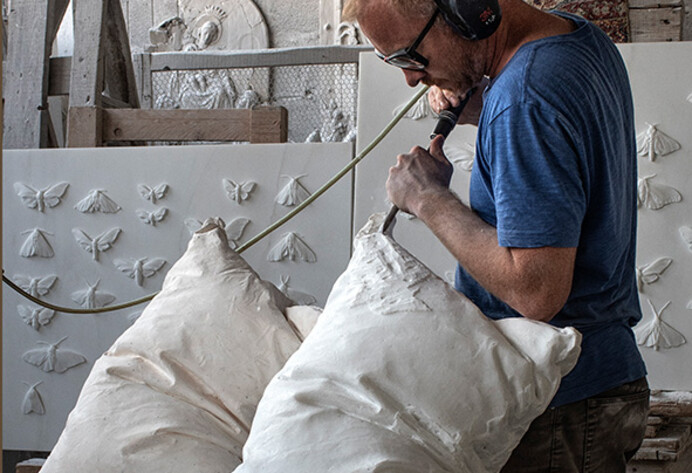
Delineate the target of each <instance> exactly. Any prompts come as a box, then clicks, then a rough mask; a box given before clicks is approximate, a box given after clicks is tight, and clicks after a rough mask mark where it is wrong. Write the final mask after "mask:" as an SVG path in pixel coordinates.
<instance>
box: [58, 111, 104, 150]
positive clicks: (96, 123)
mask: <svg viewBox="0 0 692 473" xmlns="http://www.w3.org/2000/svg"><path fill="white" fill-rule="evenodd" d="M102 143H103V109H102V108H101V107H93V106H88V107H70V108H69V109H68V111H67V147H68V148H93V147H96V146H101V144H102Z"/></svg>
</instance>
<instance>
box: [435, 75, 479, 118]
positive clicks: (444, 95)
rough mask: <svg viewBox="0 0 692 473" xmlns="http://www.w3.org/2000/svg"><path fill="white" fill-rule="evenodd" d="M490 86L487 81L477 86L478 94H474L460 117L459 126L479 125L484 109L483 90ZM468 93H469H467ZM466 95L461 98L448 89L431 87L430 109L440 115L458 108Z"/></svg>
mask: <svg viewBox="0 0 692 473" xmlns="http://www.w3.org/2000/svg"><path fill="white" fill-rule="evenodd" d="M487 85H488V81H487V79H483V81H482V82H481V83H480V84H479V85H478V86H477V89H478V90H477V92H476V93H475V94H473V96H472V97H471V100H469V103H467V104H466V107H465V108H464V111H463V112H462V113H461V115H459V120H458V121H457V124H459V125H474V126H476V125H478V119H479V118H480V116H481V109H482V108H483V93H482V92H483V90H485V87H486V86H487ZM467 93H468V92H467ZM463 97H465V95H461V96H459V95H458V93H457V92H453V91H451V90H447V89H440V88H439V87H437V86H434V85H433V86H432V87H430V90H429V91H428V102H429V103H430V108H431V109H432V110H433V111H434V112H435V113H438V114H439V113H440V112H441V111H442V110H445V109H448V108H452V107H456V106H457V105H459V102H461V99H462V98H463Z"/></svg>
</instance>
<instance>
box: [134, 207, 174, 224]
mask: <svg viewBox="0 0 692 473" xmlns="http://www.w3.org/2000/svg"><path fill="white" fill-rule="evenodd" d="M136 212H137V216H138V217H139V219H140V220H141V221H142V222H144V223H146V224H147V225H151V226H152V227H155V226H156V224H157V223H160V222H163V220H164V219H165V218H166V215H168V209H167V208H166V207H161V208H159V209H156V210H154V211H153V212H149V211H147V210H143V209H138V210H137V211H136Z"/></svg>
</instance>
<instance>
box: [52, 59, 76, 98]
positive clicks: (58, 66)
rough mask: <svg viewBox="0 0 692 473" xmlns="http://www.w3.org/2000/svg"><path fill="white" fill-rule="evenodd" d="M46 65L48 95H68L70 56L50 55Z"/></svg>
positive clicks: (70, 67)
mask: <svg viewBox="0 0 692 473" xmlns="http://www.w3.org/2000/svg"><path fill="white" fill-rule="evenodd" d="M48 67H49V68H48V71H49V72H48V95H70V74H71V73H72V56H60V57H52V58H50V63H49V66H48Z"/></svg>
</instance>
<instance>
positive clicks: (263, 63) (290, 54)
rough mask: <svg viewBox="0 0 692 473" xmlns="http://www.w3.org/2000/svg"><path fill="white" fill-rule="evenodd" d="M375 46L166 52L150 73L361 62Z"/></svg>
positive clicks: (153, 61)
mask: <svg viewBox="0 0 692 473" xmlns="http://www.w3.org/2000/svg"><path fill="white" fill-rule="evenodd" d="M372 49H373V48H372V46H312V47H306V48H275V49H254V50H248V51H233V52H209V53H197V52H164V53H153V54H152V55H151V70H152V71H154V72H156V71H168V70H174V71H175V70H188V69H230V68H242V67H272V66H284V65H306V64H342V63H350V62H358V57H359V55H360V53H361V52H364V51H372Z"/></svg>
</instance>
